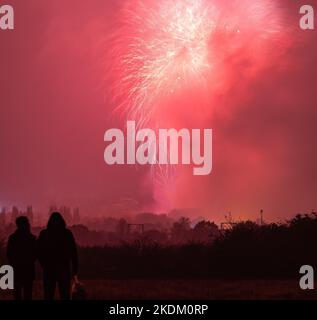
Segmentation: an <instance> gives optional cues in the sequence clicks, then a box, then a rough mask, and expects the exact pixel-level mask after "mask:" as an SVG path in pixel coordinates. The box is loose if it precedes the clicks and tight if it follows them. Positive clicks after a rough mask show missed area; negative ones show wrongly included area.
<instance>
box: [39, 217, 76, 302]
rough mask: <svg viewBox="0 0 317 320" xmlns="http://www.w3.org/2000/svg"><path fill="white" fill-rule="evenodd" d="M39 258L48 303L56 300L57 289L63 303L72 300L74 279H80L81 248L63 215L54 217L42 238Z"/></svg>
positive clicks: (51, 218) (45, 297) (42, 233)
mask: <svg viewBox="0 0 317 320" xmlns="http://www.w3.org/2000/svg"><path fill="white" fill-rule="evenodd" d="M38 258H39V261H40V264H41V266H42V268H43V284H44V299H45V300H53V299H54V296H55V290H56V285H57V286H58V291H59V295H60V299H61V300H70V291H71V281H72V277H73V278H74V279H77V272H78V256H77V245H76V242H75V239H74V236H73V234H72V232H71V231H70V230H69V229H67V228H66V223H65V220H64V218H63V217H62V215H61V214H60V213H59V212H54V213H52V215H51V217H50V218H49V221H48V223H47V227H46V229H45V230H43V231H41V233H40V235H39V238H38Z"/></svg>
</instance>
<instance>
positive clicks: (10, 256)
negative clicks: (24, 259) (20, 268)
mask: <svg viewBox="0 0 317 320" xmlns="http://www.w3.org/2000/svg"><path fill="white" fill-rule="evenodd" d="M7 258H8V260H9V262H10V263H11V264H12V262H13V260H14V248H13V240H12V236H10V237H9V239H8V243H7Z"/></svg>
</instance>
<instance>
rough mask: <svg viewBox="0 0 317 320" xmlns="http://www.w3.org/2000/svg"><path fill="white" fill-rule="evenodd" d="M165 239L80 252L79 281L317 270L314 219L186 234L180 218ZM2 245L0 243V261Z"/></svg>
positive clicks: (206, 227) (205, 226) (209, 226)
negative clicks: (83, 279) (309, 266)
mask: <svg viewBox="0 0 317 320" xmlns="http://www.w3.org/2000/svg"><path fill="white" fill-rule="evenodd" d="M77 228H83V227H78V226H77ZM75 229H76V227H75ZM73 230H74V228H73ZM85 230H86V229H85ZM86 231H87V230H86ZM73 232H74V231H73ZM152 234H155V232H154V233H153V232H152ZM74 235H75V238H76V240H77V236H78V235H76V232H74ZM130 236H131V235H130ZM169 239H170V241H158V240H157V238H155V237H152V236H151V232H148V233H146V232H144V233H135V234H133V237H132V236H131V237H126V238H125V237H123V238H121V240H120V241H119V240H118V242H117V243H116V245H109V244H106V245H95V246H80V248H79V259H80V265H81V268H80V277H81V278H87V279H99V278H168V277H171V278H205V277H216V278H261V279H263V278H280V279H281V278H290V277H298V271H299V268H300V266H302V265H304V264H309V265H313V266H314V265H317V255H316V254H315V250H314V248H315V244H317V214H316V213H311V214H304V215H297V216H296V217H294V218H293V219H291V220H290V221H287V222H285V223H279V224H276V223H272V224H264V225H258V224H256V223H254V222H252V221H246V222H240V223H237V224H236V225H234V226H233V227H232V229H230V230H224V231H221V230H219V229H218V228H217V227H216V225H215V224H214V223H212V222H207V221H201V222H200V223H198V224H196V226H195V227H194V228H192V227H191V226H190V221H189V219H187V218H181V219H180V220H179V221H177V222H175V223H174V224H173V225H172V228H171V234H170V236H169ZM1 244H2V245H1ZM4 245H5V241H2V242H1V243H0V259H1V260H3V259H5V255H4V253H3V250H4V249H3V248H4Z"/></svg>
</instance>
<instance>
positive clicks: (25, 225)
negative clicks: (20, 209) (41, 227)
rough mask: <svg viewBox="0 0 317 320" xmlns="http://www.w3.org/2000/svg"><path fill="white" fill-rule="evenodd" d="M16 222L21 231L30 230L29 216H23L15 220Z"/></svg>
mask: <svg viewBox="0 0 317 320" xmlns="http://www.w3.org/2000/svg"><path fill="white" fill-rule="evenodd" d="M15 224H16V226H17V229H18V230H19V231H21V232H25V233H27V232H30V222H29V219H28V218H27V217H24V216H21V217H18V218H17V219H16V220H15Z"/></svg>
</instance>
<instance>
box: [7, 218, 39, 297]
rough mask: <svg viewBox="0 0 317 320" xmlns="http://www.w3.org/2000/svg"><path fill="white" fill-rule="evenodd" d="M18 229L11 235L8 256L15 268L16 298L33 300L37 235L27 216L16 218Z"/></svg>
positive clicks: (14, 293) (14, 292)
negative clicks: (34, 233) (31, 228)
mask: <svg viewBox="0 0 317 320" xmlns="http://www.w3.org/2000/svg"><path fill="white" fill-rule="evenodd" d="M16 226H17V229H16V231H15V232H14V233H13V234H11V235H10V237H9V240H8V245H7V257H8V259H9V263H10V264H11V266H12V267H13V270H14V291H13V295H14V299H15V300H22V298H24V300H32V291H33V281H34V277H35V260H36V237H35V236H34V235H33V234H32V233H31V231H30V223H29V220H28V218H27V217H24V216H21V217H18V218H17V219H16Z"/></svg>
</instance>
